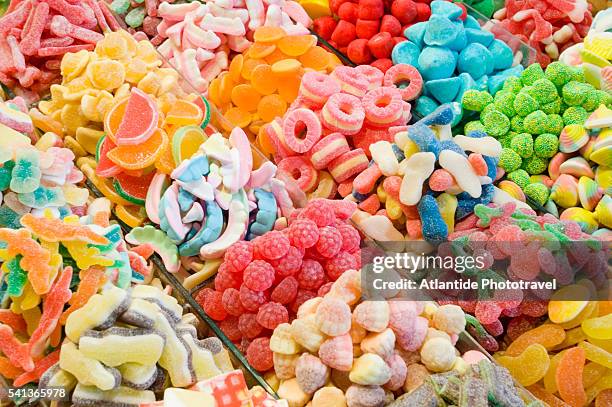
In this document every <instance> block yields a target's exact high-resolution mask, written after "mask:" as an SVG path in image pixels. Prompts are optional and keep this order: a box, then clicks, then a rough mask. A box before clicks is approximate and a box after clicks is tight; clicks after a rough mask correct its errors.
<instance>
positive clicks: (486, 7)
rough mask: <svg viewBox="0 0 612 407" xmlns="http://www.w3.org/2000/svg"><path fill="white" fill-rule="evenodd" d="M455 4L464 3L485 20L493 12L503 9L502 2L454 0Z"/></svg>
mask: <svg viewBox="0 0 612 407" xmlns="http://www.w3.org/2000/svg"><path fill="white" fill-rule="evenodd" d="M454 2H455V3H465V4H467V5H468V6H470V7H472V8H473V9H474V10H476V11H478V12H479V13H480V14H482V15H483V16H485V17H486V18H491V16H492V15H493V13H494V12H496V11H497V10H499V9H500V8H502V7H504V2H505V1H504V0H456V1H454Z"/></svg>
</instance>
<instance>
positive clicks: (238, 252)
mask: <svg viewBox="0 0 612 407" xmlns="http://www.w3.org/2000/svg"><path fill="white" fill-rule="evenodd" d="M223 259H224V260H225V262H224V264H227V268H228V270H229V271H231V272H234V273H235V272H239V271H242V270H244V269H245V268H246V266H248V265H249V263H250V262H251V260H253V244H252V243H251V242H248V241H246V240H241V241H239V242H236V243H234V244H233V245H231V246H230V247H229V248H228V249H227V250H226V251H225V256H224V257H223Z"/></svg>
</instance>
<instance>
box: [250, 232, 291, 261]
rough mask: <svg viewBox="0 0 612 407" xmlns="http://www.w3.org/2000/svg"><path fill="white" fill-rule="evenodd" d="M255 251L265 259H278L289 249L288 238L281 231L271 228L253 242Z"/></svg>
mask: <svg viewBox="0 0 612 407" xmlns="http://www.w3.org/2000/svg"><path fill="white" fill-rule="evenodd" d="M255 246H256V247H257V252H258V253H259V254H261V255H262V256H263V257H264V258H265V259H268V260H275V259H280V258H281V257H283V256H284V255H285V254H287V250H289V246H290V244H289V239H287V236H285V235H284V234H283V233H282V232H279V231H278V230H272V231H270V232H268V233H266V234H265V235H263V236H261V237H260V238H259V239H257V242H256V243H255Z"/></svg>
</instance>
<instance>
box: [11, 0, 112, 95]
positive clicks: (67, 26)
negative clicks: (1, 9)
mask: <svg viewBox="0 0 612 407" xmlns="http://www.w3.org/2000/svg"><path fill="white" fill-rule="evenodd" d="M117 28H118V24H117V21H116V20H115V17H113V15H112V13H111V12H110V10H109V9H108V6H107V5H106V3H104V2H103V1H96V0H86V1H84V2H81V3H79V2H76V3H75V2H68V1H66V0H40V1H38V0H24V1H12V2H11V5H10V7H9V9H8V10H7V14H5V15H4V16H2V18H0V33H1V34H2V41H1V42H0V50H1V51H0V52H2V57H1V59H2V62H1V64H0V82H2V83H3V84H4V85H6V86H8V87H10V88H11V89H14V90H15V91H19V92H20V93H22V94H23V95H24V96H27V99H28V100H29V101H30V102H32V101H36V100H38V97H39V96H42V95H44V94H45V93H46V92H47V91H48V90H49V85H51V84H52V83H54V82H57V81H58V79H59V71H60V60H61V57H62V56H63V55H64V54H66V53H72V52H78V51H80V50H93V49H94V47H95V46H96V44H97V43H98V41H100V40H101V39H102V38H103V35H102V34H101V33H100V32H103V33H104V32H107V31H109V30H110V29H113V30H115V29H117Z"/></svg>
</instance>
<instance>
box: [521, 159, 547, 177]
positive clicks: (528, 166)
mask: <svg viewBox="0 0 612 407" xmlns="http://www.w3.org/2000/svg"><path fill="white" fill-rule="evenodd" d="M521 168H522V169H524V170H525V171H527V172H528V173H529V174H530V175H537V174H541V173H543V172H544V171H546V168H548V160H547V159H544V158H540V157H538V156H537V155H533V156H531V157H529V158H525V159H524V160H523V164H522V165H521Z"/></svg>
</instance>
